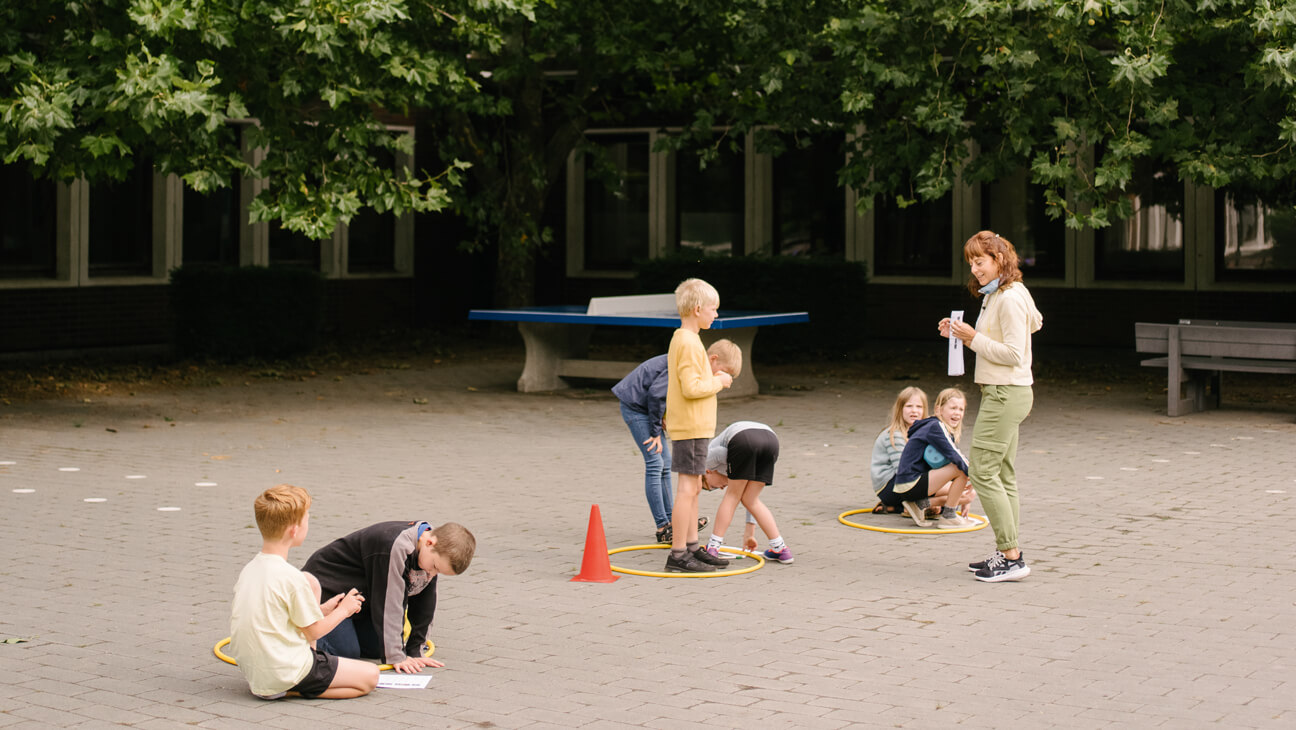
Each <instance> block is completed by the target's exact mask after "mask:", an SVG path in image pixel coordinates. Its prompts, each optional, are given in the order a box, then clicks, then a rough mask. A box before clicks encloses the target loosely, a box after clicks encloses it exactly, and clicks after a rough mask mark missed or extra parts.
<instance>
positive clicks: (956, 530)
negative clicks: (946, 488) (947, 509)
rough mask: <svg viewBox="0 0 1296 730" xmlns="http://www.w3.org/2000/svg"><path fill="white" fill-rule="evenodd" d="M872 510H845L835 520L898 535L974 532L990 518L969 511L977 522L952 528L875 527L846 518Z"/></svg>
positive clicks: (981, 528)
mask: <svg viewBox="0 0 1296 730" xmlns="http://www.w3.org/2000/svg"><path fill="white" fill-rule="evenodd" d="M872 511H873V510H872V509H852V510H847V511H845V512H843V513H841V514H839V515H837V521H838V522H840V523H842V524H843V525H846V526H848V527H858V528H859V529H861V530H869V531H871V532H892V533H895V534H898V535H949V534H952V533H959V532H976V531H977V530H983V529H985V527H986V525H989V524H990V520H988V519H986V518H985V517H984V516H983V515H976V514H972V513H971V512H969V513H968V517H971V518H973V519H975V520H976V521H977V524H975V525H973V526H972V527H956V528H954V529H952V530H940V529H936V528H934V527H929V528H922V527H909V528H904V527H875V526H873V525H862V524H860V523H858V522H851V521H850V520H848V519H846V518H847V517H850V516H851V515H857V514H860V513H862V512H872Z"/></svg>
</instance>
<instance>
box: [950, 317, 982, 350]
mask: <svg viewBox="0 0 1296 730" xmlns="http://www.w3.org/2000/svg"><path fill="white" fill-rule="evenodd" d="M949 331H950V333H951V334H953V335H954V336H955V337H957V338H959V339H960V340H963V344H964V345H967V346H968V347H971V346H972V338H974V337H976V328H975V327H973V326H972V325H970V324H968V323H967V322H964V321H963V320H961V319H956V320H952V321H950V323H949Z"/></svg>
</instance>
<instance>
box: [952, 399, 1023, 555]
mask: <svg viewBox="0 0 1296 730" xmlns="http://www.w3.org/2000/svg"><path fill="white" fill-rule="evenodd" d="M1034 403H1035V393H1034V391H1032V390H1031V387H1030V386H1029V385H983V386H981V408H980V410H978V411H977V416H976V425H975V426H974V427H973V429H972V451H971V453H970V454H969V455H968V463H969V466H970V468H971V470H972V473H971V474H970V475H969V477H970V478H971V480H972V487H973V488H974V489H976V491H977V496H978V497H979V498H980V499H981V506H982V507H983V508H984V509H985V513H986V518H987V519H989V520H990V527H991V528H993V529H994V533H995V544H996V546H997V547H998V548H999V550H1000V551H1004V550H1011V549H1013V548H1015V547H1017V530H1018V528H1019V527H1020V526H1021V508H1020V506H1019V502H1018V499H1017V468H1016V466H1015V464H1016V462H1017V429H1018V427H1019V426H1020V425H1021V422H1022V421H1024V420H1026V416H1028V415H1030V412H1031V406H1032V405H1034Z"/></svg>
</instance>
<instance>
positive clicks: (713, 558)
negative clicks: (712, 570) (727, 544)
mask: <svg viewBox="0 0 1296 730" xmlns="http://www.w3.org/2000/svg"><path fill="white" fill-rule="evenodd" d="M693 557H695V558H697V559H698V560H700V561H702V562H704V563H706V564H707V565H714V566H715V567H717V568H725V567H728V565H729V561H728V560H725V559H724V558H722V557H720V551H719V550H716V549H715V548H713V547H704V548H702V547H700V548H698V549H697V550H695V551H694V552H693Z"/></svg>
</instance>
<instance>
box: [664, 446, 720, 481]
mask: <svg viewBox="0 0 1296 730" xmlns="http://www.w3.org/2000/svg"><path fill="white" fill-rule="evenodd" d="M671 444H672V446H673V448H672V449H671V471H673V472H675V473H676V474H695V475H699V476H700V475H702V474H705V473H706V457H707V447H708V446H710V445H711V439H684V440H682V441H672V442H671Z"/></svg>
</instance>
